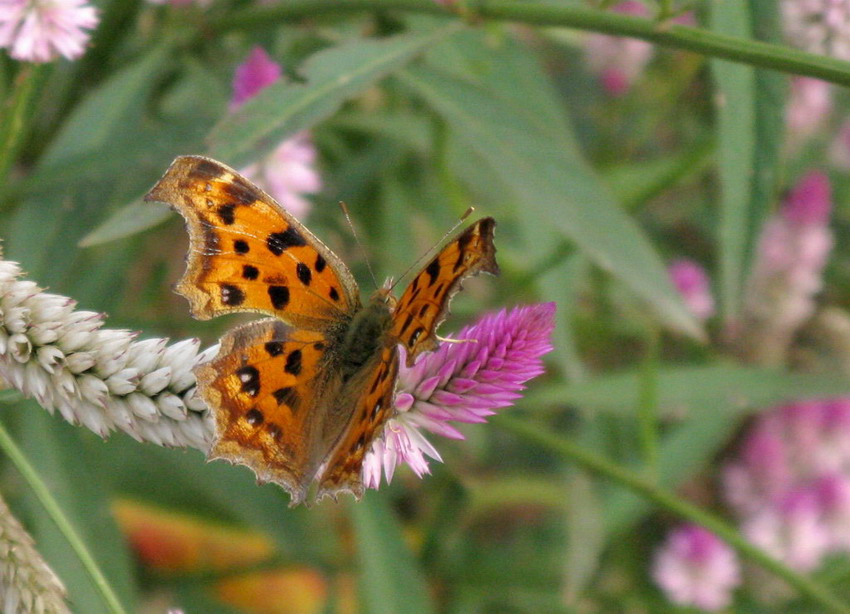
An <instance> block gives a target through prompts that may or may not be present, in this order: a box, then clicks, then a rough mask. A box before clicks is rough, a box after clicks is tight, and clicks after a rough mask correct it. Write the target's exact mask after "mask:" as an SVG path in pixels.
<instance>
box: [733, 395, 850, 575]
mask: <svg viewBox="0 0 850 614" xmlns="http://www.w3.org/2000/svg"><path fill="white" fill-rule="evenodd" d="M723 494H724V498H725V499H726V501H727V502H728V503H729V504H730V506H731V507H732V509H733V510H734V511H735V515H736V516H737V518H738V520H739V522H740V523H741V527H742V531H743V533H744V534H745V535H746V536H747V537H748V538H749V539H750V540H752V541H753V543H755V544H756V545H758V546H760V547H762V548H764V549H765V550H767V551H768V552H770V553H771V554H773V555H774V556H776V557H778V558H780V559H782V560H783V561H785V562H786V563H788V565H791V566H792V567H794V568H795V569H799V570H802V571H810V570H812V569H814V568H816V567H817V566H818V565H819V564H820V562H821V560H822V559H823V557H824V556H825V555H826V554H827V553H829V552H835V551H841V552H850V398H837V399H826V400H815V401H800V402H797V403H791V404H788V405H782V406H780V407H777V408H775V409H772V410H770V411H767V412H764V413H762V414H760V415H759V417H758V418H757V419H756V420H755V422H754V423H753V425H752V426H751V427H750V430H749V432H748V433H747V434H746V436H745V438H744V440H743V443H742V445H741V448H740V451H739V454H738V458H736V459H735V460H733V461H732V462H730V463H729V464H728V465H727V466H726V467H725V468H724V469H723Z"/></svg>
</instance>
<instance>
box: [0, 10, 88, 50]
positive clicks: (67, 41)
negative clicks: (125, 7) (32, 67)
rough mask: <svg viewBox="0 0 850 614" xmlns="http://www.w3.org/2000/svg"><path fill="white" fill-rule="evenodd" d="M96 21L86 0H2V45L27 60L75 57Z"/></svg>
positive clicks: (0, 29) (0, 30) (0, 31)
mask: <svg viewBox="0 0 850 614" xmlns="http://www.w3.org/2000/svg"><path fill="white" fill-rule="evenodd" d="M97 23H98V19H97V12H96V11H95V9H94V8H93V7H91V6H89V5H88V3H87V2H86V1H85V0H0V47H5V48H7V49H8V50H9V54H10V55H11V56H12V57H13V58H15V59H16V60H21V61H25V62H50V61H52V60H55V59H57V58H58V57H59V56H63V57H65V58H67V59H69V60H76V59H78V58H80V57H81V56H82V55H83V52H84V51H85V48H86V44H87V43H88V40H89V33H88V32H87V31H86V30H91V29H92V28H94V27H95V26H97Z"/></svg>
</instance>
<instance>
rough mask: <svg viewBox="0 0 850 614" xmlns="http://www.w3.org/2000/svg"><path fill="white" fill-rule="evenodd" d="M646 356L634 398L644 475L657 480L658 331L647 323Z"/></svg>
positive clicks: (654, 480)
mask: <svg viewBox="0 0 850 614" xmlns="http://www.w3.org/2000/svg"><path fill="white" fill-rule="evenodd" d="M647 326H648V328H649V330H648V331H647V333H646V356H645V357H644V359H643V365H642V369H641V377H640V397H639V400H638V411H637V420H638V433H639V439H640V447H641V452H642V453H643V462H644V464H645V465H646V475H647V476H648V477H649V478H650V479H651V480H652V481H653V482H656V481H658V354H659V346H660V345H661V344H660V339H659V331H658V329H656V328H655V327H654V326H653V325H652V323H648V324H647Z"/></svg>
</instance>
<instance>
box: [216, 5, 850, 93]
mask: <svg viewBox="0 0 850 614" xmlns="http://www.w3.org/2000/svg"><path fill="white" fill-rule="evenodd" d="M376 10H397V11H403V12H411V13H426V14H432V15H434V14H435V15H443V16H446V17H456V16H455V13H454V12H453V11H452V10H451V9H449V8H446V7H444V6H442V5H440V4H438V3H436V2H434V1H433V0H288V1H287V2H279V3H276V4H272V5H267V6H252V7H249V8H245V9H243V10H241V11H238V12H235V13H233V14H232V15H228V16H227V17H224V18H220V19H217V20H213V21H212V22H211V24H210V25H211V27H212V28H213V29H214V30H217V31H218V32H226V31H232V30H244V29H249V28H255V27H268V26H269V24H271V23H275V22H282V21H285V20H291V19H293V18H299V17H306V18H313V17H315V16H317V15H324V14H345V13H350V12H364V11H376ZM467 10H468V13H469V21H470V22H471V23H478V22H481V21H510V22H516V23H526V24H532V25H538V26H555V27H565V28H574V29H577V30H588V31H591V32H601V33H603V34H611V35H615V36H630V37H632V38H637V39H640V40H645V41H647V42H650V43H654V44H656V45H660V46H662V47H670V48H673V49H684V50H686V51H693V52H695V53H699V54H702V55H706V56H710V57H715V58H721V59H724V60H730V61H732V62H738V63H741V64H748V65H750V66H755V67H758V68H770V69H774V70H779V71H782V72H790V73H796V74H800V75H807V76H810V77H817V78H819V79H823V80H825V81H830V82H832V83H837V84H839V85H850V63H848V62H845V61H842V60H838V59H835V58H831V57H826V56H820V55H816V54H813V53H807V52H805V51H799V50H797V49H793V48H791V47H787V46H784V45H776V44H772V43H765V42H761V41H754V40H751V39H745V38H739V37H735V36H727V35H725V34H720V33H717V32H711V31H708V30H704V29H702V28H695V27H691V26H683V25H678V24H670V23H668V22H658V21H656V20H653V19H645V18H639V17H632V16H629V15H621V14H617V13H612V12H605V11H600V10H597V9H593V8H587V7H584V6H580V5H574V4H564V3H558V4H555V3H543V2H540V3H538V2H515V1H514V0H477V1H475V2H470V3H469V4H468V6H467Z"/></svg>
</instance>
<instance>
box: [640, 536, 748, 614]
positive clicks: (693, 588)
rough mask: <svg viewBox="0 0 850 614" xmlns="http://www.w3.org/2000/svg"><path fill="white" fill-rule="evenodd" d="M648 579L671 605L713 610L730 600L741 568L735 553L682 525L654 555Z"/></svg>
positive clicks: (718, 542) (724, 605) (739, 577)
mask: <svg viewBox="0 0 850 614" xmlns="http://www.w3.org/2000/svg"><path fill="white" fill-rule="evenodd" d="M652 577H653V579H654V580H655V582H656V583H657V584H658V586H659V587H660V588H661V589H662V590H663V591H664V593H665V595H667V598H668V599H670V601H672V602H673V603H675V604H678V605H683V606H694V607H697V608H699V609H701V610H708V611H713V610H719V609H721V608H725V607H726V606H728V605H729V603H730V602H731V601H732V591H733V590H734V589H735V587H736V586H738V585H739V584H740V583H741V566H740V564H739V563H738V559H737V557H736V556H735V552H734V551H733V550H732V549H731V548H730V547H729V546H727V545H726V544H725V543H724V542H722V541H720V540H719V539H718V538H717V537H716V536H715V535H714V534H713V533H711V532H709V531H707V530H706V529H704V528H702V527H700V526H697V525H683V526H681V527H678V528H676V529H674V530H673V531H671V532H670V533H669V534H668V535H667V539H666V540H665V542H664V544H663V545H662V546H661V548H660V549H659V550H658V552H656V554H655V558H654V560H653V565H652Z"/></svg>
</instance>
